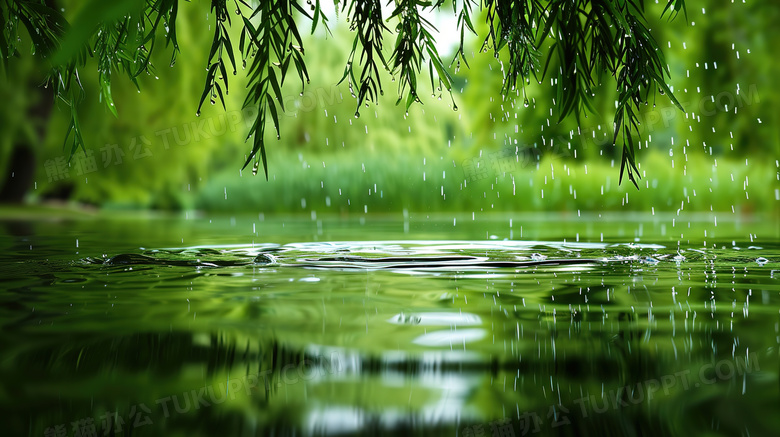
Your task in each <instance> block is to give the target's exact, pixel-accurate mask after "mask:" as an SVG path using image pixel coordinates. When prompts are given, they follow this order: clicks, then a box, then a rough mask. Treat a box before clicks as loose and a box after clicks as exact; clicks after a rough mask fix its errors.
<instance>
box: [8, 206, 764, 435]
mask: <svg viewBox="0 0 780 437" xmlns="http://www.w3.org/2000/svg"><path fill="white" fill-rule="evenodd" d="M0 248H2V251H1V252H0V284H1V285H0V327H1V328H2V329H1V330H0V377H1V378H2V379H1V381H2V383H1V385H0V411H2V417H3V425H2V428H0V429H2V431H0V434H3V435H9V436H10V435H13V436H16V435H20V436H21V435H31V436H47V437H48V436H102V435H120V436H121V435H126V436H130V435H133V436H135V435H149V436H152V435H165V436H210V435H271V434H273V435H293V434H294V435H311V434H314V435H320V434H328V435H341V434H344V435H349V434H391V435H394V434H397V435H408V434H409V435H425V436H434V435H446V436H521V435H590V434H592V435H620V436H625V435H653V436H656V435H712V436H716V435H723V436H736V435H745V436H748V435H749V436H764V435H777V433H778V432H780V414H778V408H780V407H779V406H780V379H778V372H779V371H780V360H779V359H778V353H779V351H778V344H779V343H780V227H779V225H778V220H777V217H736V216H735V215H734V214H730V213H721V214H703V215H645V214H643V215H631V214H612V215H606V214H605V215H603V216H602V215H582V216H579V215H578V214H567V215H560V214H557V215H538V214H535V215H528V214H525V215H485V214H476V215H472V214H463V215H455V216H453V215H437V216H429V215H426V214H416V213H409V214H404V215H401V214H398V215H397V216H392V215H386V216H378V215H361V216H357V217H355V216H353V217H348V218H343V217H341V218H340V217H331V216H327V217H318V216H317V215H316V214H313V213H312V214H311V216H309V215H308V214H307V215H306V216H305V217H301V216H299V217H264V216H262V215H260V216H258V215H253V216H215V217H207V216H196V215H193V214H192V213H189V214H186V215H185V214H182V215H181V216H162V215H161V216H156V215H139V214H116V213H115V214H96V215H91V214H81V213H79V214H76V213H67V214H60V213H56V212H55V213H36V214H33V215H29V214H26V213H24V212H16V213H15V215H13V214H6V216H5V218H2V219H0Z"/></svg>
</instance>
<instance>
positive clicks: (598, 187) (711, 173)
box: [192, 150, 780, 214]
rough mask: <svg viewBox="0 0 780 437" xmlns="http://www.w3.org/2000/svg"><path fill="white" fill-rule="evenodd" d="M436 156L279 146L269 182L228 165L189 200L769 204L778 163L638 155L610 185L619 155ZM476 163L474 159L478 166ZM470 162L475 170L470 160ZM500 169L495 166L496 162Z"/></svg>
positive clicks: (299, 208)
mask: <svg viewBox="0 0 780 437" xmlns="http://www.w3.org/2000/svg"><path fill="white" fill-rule="evenodd" d="M451 155H452V156H443V157H438V158H436V159H430V158H422V157H411V156H408V155H392V154H382V153H372V154H370V155H362V154H360V153H359V152H342V153H331V154H317V153H315V152H307V153H306V154H303V153H301V154H288V155H286V156H285V155H283V154H282V153H278V154H276V156H275V159H274V160H273V161H272V162H271V163H270V165H269V170H270V174H269V181H268V182H266V181H264V180H263V178H262V177H261V176H260V175H258V176H254V177H253V176H251V174H249V173H248V172H246V173H244V174H243V176H239V175H238V174H237V173H238V172H235V171H230V172H225V173H221V174H218V175H216V176H215V177H213V178H211V179H210V180H209V181H208V182H207V183H206V184H205V185H204V186H203V187H202V189H200V190H199V191H198V193H196V194H195V196H194V198H193V199H192V202H193V203H192V206H193V207H195V208H198V209H204V210H209V211H226V212H227V211H248V210H251V211H264V212H293V213H294V212H308V211H314V212H322V213H340V214H360V213H364V212H398V211H403V210H408V211H418V212H426V211H430V212H434V211H466V212H469V211H491V210H493V211H647V212H652V211H659V212H660V211H672V212H675V211H677V210H678V209H680V210H683V211H688V212H696V211H732V210H733V211H735V212H743V213H745V212H747V213H750V212H775V213H780V201H778V190H780V182H778V179H777V178H778V176H777V174H778V173H777V172H778V167H777V166H778V164H777V162H772V161H768V160H763V161H755V162H751V161H749V160H748V161H747V163H746V161H745V160H744V159H743V160H740V161H736V160H728V159H722V158H720V159H716V158H713V157H710V156H704V155H695V154H689V155H687V156H683V157H677V156H675V157H674V158H672V157H669V156H668V154H664V153H662V152H660V151H654V150H651V151H648V152H647V153H643V155H642V157H641V158H640V161H641V165H640V172H641V174H642V175H643V178H642V179H641V180H640V181H639V187H640V189H639V190H637V189H636V188H635V187H634V186H633V185H632V184H631V183H630V182H629V181H625V180H624V181H623V183H622V185H618V175H619V171H618V170H619V169H618V168H617V167H616V166H617V165H619V164H618V163H611V162H609V161H595V162H593V161H592V162H589V163H587V164H586V163H584V162H582V161H571V160H564V159H560V158H552V157H545V158H542V160H541V161H540V162H538V163H536V162H533V163H528V164H527V165H523V163H522V159H521V162H514V163H513V162H510V161H507V160H501V159H498V160H491V159H488V158H487V157H486V158H485V159H484V160H482V161H479V159H477V158H468V159H465V160H464V159H463V158H456V157H454V155H455V153H452V154H451ZM476 167H478V168H476ZM475 168H476V169H475ZM502 170H503V171H502Z"/></svg>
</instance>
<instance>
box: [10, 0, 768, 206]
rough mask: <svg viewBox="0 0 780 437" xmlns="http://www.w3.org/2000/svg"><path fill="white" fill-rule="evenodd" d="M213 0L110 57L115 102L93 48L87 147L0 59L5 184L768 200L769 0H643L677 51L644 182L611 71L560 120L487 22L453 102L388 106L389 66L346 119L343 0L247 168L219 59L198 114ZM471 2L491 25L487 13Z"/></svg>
mask: <svg viewBox="0 0 780 437" xmlns="http://www.w3.org/2000/svg"><path fill="white" fill-rule="evenodd" d="M62 5H63V7H64V9H65V14H66V17H68V18H70V17H72V15H75V14H76V13H78V10H79V2H75V1H65V2H62ZM207 6H208V5H207V2H205V1H195V2H192V3H191V4H190V3H182V4H181V5H180V10H179V13H180V17H179V20H178V29H177V32H178V39H179V46H180V48H181V54H180V55H179V56H178V59H177V62H176V63H175V65H173V66H171V67H170V68H168V67H167V66H168V64H169V63H170V55H171V54H170V50H157V51H155V57H156V59H155V64H156V65H157V66H158V68H157V76H152V75H147V76H146V77H142V78H140V85H141V92H138V91H137V90H136V88H135V86H134V85H133V84H132V83H131V82H130V81H129V80H127V79H125V78H122V77H119V76H117V79H116V80H114V81H113V83H112V90H113V95H114V101H115V102H116V108H117V112H118V117H116V118H115V117H114V116H113V115H112V114H111V113H110V112H109V110H108V109H106V105H105V104H104V103H101V102H100V101H99V96H100V91H99V87H98V73H97V67H96V66H95V65H94V64H93V65H92V66H93V67H94V68H89V69H87V71H84V72H83V75H82V82H83V84H84V87H85V93H86V98H85V100H84V102H83V103H82V107H81V110H80V113H81V117H82V121H81V122H82V129H83V131H84V133H85V135H84V140H85V142H86V149H87V153H86V154H85V153H83V152H79V153H78V154H77V155H76V156H75V157H74V158H73V159H72V160H71V161H70V163H68V151H66V150H64V149H63V135H64V133H65V131H66V129H67V124H68V122H69V118H68V112H67V108H63V107H60V105H58V104H54V105H53V107H52V105H51V100H52V94H51V93H50V92H47V89H45V88H43V87H40V86H39V85H40V83H42V81H43V77H44V74H45V72H44V71H42V65H40V64H39V63H38V61H36V60H35V59H34V58H33V57H32V56H29V55H23V56H21V57H19V58H17V59H13V60H11V62H10V63H9V66H8V67H7V68H4V69H3V72H2V76H3V80H2V81H0V97H1V98H2V99H3V102H4V103H5V104H4V105H2V107H0V123H1V126H2V127H1V128H0V162H2V163H3V164H2V165H0V182H4V188H2V190H3V193H4V194H3V195H4V198H5V199H6V200H9V199H10V200H13V199H14V198H22V196H23V198H24V199H25V200H26V201H28V202H42V201H47V202H48V201H65V202H78V203H80V204H88V205H94V206H97V207H103V208H156V209H174V210H176V209H203V210H210V211H254V212H258V211H259V212H304V213H311V214H313V215H316V214H317V213H328V212H332V213H339V214H343V215H346V214H363V213H367V212H401V211H423V212H437V211H464V212H470V211H489V210H502V211H511V210H523V211H535V210H547V211H550V210H553V211H558V210H562V211H571V212H575V213H576V212H579V211H594V210H595V211H601V210H638V211H651V210H652V211H656V210H658V211H663V210H668V211H676V210H678V209H685V210H688V211H711V210H718V211H734V212H735V213H737V212H752V211H774V212H775V213H778V212H780V201H778V200H780V199H778V197H780V194H778V193H779V190H780V182H778V178H780V176H778V175H779V174H780V173H779V172H780V168H779V164H778V159H780V133H779V132H780V129H779V128H780V126H778V123H780V119H779V118H778V117H777V114H778V113H780V103H779V102H778V97H780V91H778V90H777V88H776V87H774V86H773V85H772V79H773V78H776V77H779V76H780V65H779V64H778V63H777V62H774V59H777V58H778V57H780V48H778V46H777V45H776V44H772V36H771V35H772V34H773V30H772V29H773V25H774V23H776V22H777V21H778V19H780V5H778V4H776V3H774V2H747V3H743V2H737V3H722V2H717V1H715V0H708V1H704V2H701V6H700V7H699V5H698V4H697V6H696V7H689V10H688V23H687V24H686V23H685V21H684V20H683V19H681V18H682V17H679V19H677V20H675V21H673V22H668V21H667V19H666V18H664V19H660V15H661V11H662V5H648V13H647V15H648V17H649V20H650V21H649V25H650V28H651V30H652V31H653V32H654V34H655V36H656V39H657V40H658V41H659V43H661V45H662V46H663V48H664V50H665V54H666V59H667V61H668V62H669V65H670V67H671V72H672V79H671V81H670V85H672V87H673V90H674V92H675V95H676V96H677V98H678V100H679V101H680V102H681V103H682V104H683V106H684V108H685V110H686V112H685V113H682V112H680V111H679V110H677V109H676V108H675V107H674V106H673V105H672V104H671V102H670V101H669V99H667V98H666V97H665V96H662V95H659V96H656V100H655V101H650V102H648V104H647V106H646V107H645V110H644V112H643V114H642V117H641V120H642V121H643V122H642V126H643V128H642V129H643V135H642V143H641V144H640V150H639V152H638V161H639V170H640V175H641V176H642V179H641V180H640V181H639V187H640V190H639V191H637V190H636V188H634V187H633V186H632V185H631V184H630V183H626V182H625V181H624V182H623V184H622V185H620V186H619V185H618V176H619V163H620V155H619V153H620V151H619V150H618V149H615V148H613V147H612V141H611V135H612V134H611V132H612V117H613V115H614V111H615V96H616V92H615V90H614V80H613V79H612V78H609V77H604V78H603V81H602V83H601V84H600V86H599V87H598V89H595V90H593V92H594V94H595V95H594V100H593V103H594V106H595V108H596V109H597V110H598V113H597V114H588V115H587V116H583V117H581V118H580V120H579V123H578V121H577V120H576V119H574V117H569V118H566V119H564V120H563V121H562V122H561V123H558V122H557V120H558V112H557V111H558V110H559V107H558V106H557V105H556V100H555V99H556V96H555V91H554V89H553V87H552V84H553V83H554V82H553V81H554V80H555V79H554V75H551V74H548V76H547V77H546V78H545V79H544V80H543V81H542V82H541V83H536V82H535V81H531V82H530V83H528V84H527V85H526V87H525V88H524V89H519V90H518V92H517V95H516V96H514V97H513V98H502V96H501V93H500V90H501V87H502V86H503V78H502V63H501V62H502V59H494V58H493V57H492V56H491V55H490V54H488V53H480V47H481V40H478V39H477V38H472V39H471V40H469V41H468V44H469V46H470V47H472V49H473V52H472V54H471V55H470V56H469V57H468V60H469V65H470V68H467V67H466V66H465V65H460V68H458V67H457V66H455V65H453V66H451V68H452V71H451V73H452V74H453V76H454V77H453V78H454V92H453V97H452V98H453V99H454V102H453V100H451V99H450V96H449V95H448V93H447V92H446V91H444V92H443V93H442V91H440V90H436V89H434V90H429V91H431V92H430V93H429V94H427V95H421V96H420V97H421V100H422V105H412V107H411V108H410V109H409V112H408V113H406V112H405V111H404V108H403V106H395V101H396V99H397V90H396V89H395V88H396V87H395V85H396V83H395V82H393V79H392V78H391V77H390V76H389V75H388V76H387V77H384V78H383V80H384V83H385V94H384V96H382V97H381V98H380V99H379V100H380V101H379V104H378V105H374V104H371V106H370V107H367V108H363V109H362V110H361V116H360V117H359V118H356V117H355V115H354V114H355V105H356V100H355V98H354V97H353V96H352V95H351V93H350V90H349V87H348V86H347V85H346V81H345V82H344V83H339V81H340V79H341V77H342V73H343V71H344V64H345V62H346V60H347V58H348V54H349V51H350V48H351V44H352V35H351V34H350V32H349V30H348V29H347V23H346V22H345V21H346V20H345V17H344V16H343V15H334V14H331V20H330V27H331V31H332V34H326V33H325V32H324V30H323V29H321V28H318V29H317V31H316V32H315V34H314V35H305V36H304V42H305V46H304V47H305V50H306V53H305V59H306V62H307V66H308V68H309V72H310V75H311V83H310V84H309V85H308V86H307V87H306V89H305V90H304V92H303V93H301V91H300V84H296V83H295V82H294V81H290V82H288V83H286V84H285V86H284V87H283V89H282V94H283V95H284V96H285V99H284V100H285V101H284V104H285V111H284V113H282V114H280V124H281V126H280V127H281V132H280V134H281V139H280V140H278V141H276V140H269V141H268V158H269V166H268V169H269V180H268V181H265V180H264V178H263V177H262V170H261V171H260V173H259V174H258V175H256V176H253V175H252V172H251V170H250V169H249V168H247V169H246V170H244V171H243V172H242V171H241V170H240V169H241V166H242V165H243V163H244V162H243V160H242V159H239V158H240V157H242V156H244V157H245V156H246V154H247V152H248V151H249V150H250V145H249V144H247V143H244V138H245V137H246V135H247V132H248V131H249V128H250V126H251V122H252V120H253V119H254V113H251V111H242V110H241V104H242V101H243V98H244V92H243V91H244V87H245V86H246V79H245V78H244V77H243V75H242V72H241V71H239V74H238V75H237V76H235V77H232V78H231V79H232V82H231V90H232V92H231V93H230V94H229V95H228V96H225V97H226V105H227V111H225V110H223V109H222V107H221V105H219V104H217V105H213V106H210V105H208V104H206V105H205V106H204V108H203V110H202V113H201V114H200V116H196V114H195V113H196V108H197V105H198V101H199V97H200V95H201V92H202V89H203V81H204V79H205V77H206V68H205V66H206V61H207V60H206V56H207V55H208V53H207V52H208V47H209V46H210V42H211V39H212V36H213V30H212V29H210V27H209V26H213V23H211V21H213V20H208V19H207V16H206V13H205V11H207V9H208V7H207ZM446 11H447V10H446V9H445V10H444V12H443V13H442V16H439V17H434V18H436V23H437V26H438V27H439V31H440V32H441V33H440V35H439V42H440V44H441V46H440V48H439V52H440V53H441V55H442V57H443V58H446V59H451V58H452V53H454V46H455V43H456V42H455V39H454V38H455V37H454V36H451V35H452V33H453V31H452V29H454V17H449V16H447V14H446ZM478 21H479V23H480V24H479V26H483V27H484V26H485V24H484V21H483V20H482V17H480V19H479V20H478ZM210 23H211V24H210ZM476 24H477V23H475V25H476ZM304 27H305V26H304ZM478 31H479V29H478ZM235 32H236V38H235V40H236V41H237V40H238V38H237V34H238V29H235ZM22 39H23V41H29V39H26V40H25V38H24V36H22ZM388 41H392V36H391V37H390V38H389V39H388ZM158 44H161V45H162V44H164V40H161V41H159V42H158ZM388 45H390V44H388ZM388 51H389V49H388ZM388 56H389V53H388ZM555 68H557V67H556V65H555V62H553V63H552V64H551V66H550V69H551V71H554V69H555ZM383 73H384V72H383ZM427 83H428V81H427V79H425V81H423V82H421V84H427ZM424 89H427V86H426V87H425V88H424ZM206 106H209V107H206ZM269 124H270V122H269ZM268 129H270V130H269V132H273V126H269V127H268ZM268 136H269V137H272V136H273V135H272V134H270V135H268ZM27 144H29V145H31V146H23V145H27ZM15 154H16V156H14V155H15ZM28 186H29V189H25V187H28Z"/></svg>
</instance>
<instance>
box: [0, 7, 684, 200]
mask: <svg viewBox="0 0 780 437" xmlns="http://www.w3.org/2000/svg"><path fill="white" fill-rule="evenodd" d="M56 3H57V2H56V1H53V0H0V21H2V22H3V23H4V26H3V29H2V32H0V55H2V58H3V63H4V65H5V67H6V68H7V64H8V62H9V58H12V57H14V56H18V55H19V54H20V47H21V45H22V41H23V39H22V35H21V33H22V31H23V30H24V31H25V33H26V34H27V35H26V36H27V37H28V38H29V39H30V40H31V42H32V51H33V54H34V55H35V56H37V57H39V58H40V59H42V60H43V61H45V62H46V67H47V68H48V69H49V74H48V78H47V83H46V86H51V87H53V90H54V92H55V95H56V96H57V97H58V100H60V101H61V102H63V103H64V104H65V105H67V106H68V107H69V110H70V122H69V127H68V129H67V132H66V134H65V141H64V147H65V148H66V149H67V150H69V151H70V155H71V156H73V154H74V153H76V152H77V150H78V149H79V148H82V149H84V148H85V144H84V139H83V136H82V131H81V128H80V125H79V115H78V106H79V102H80V101H81V100H82V99H83V98H84V89H83V87H82V84H81V81H80V73H79V71H80V70H83V69H84V68H86V66H87V63H88V61H89V60H90V59H91V58H92V59H94V62H95V63H96V64H97V69H98V80H99V88H100V98H101V100H102V101H104V102H105V104H106V105H107V107H108V109H109V110H110V111H111V112H112V113H113V114H114V115H115V116H116V115H117V112H116V108H115V105H114V100H113V97H112V93H111V81H112V77H113V76H114V75H115V74H117V73H119V74H123V75H127V77H129V78H130V80H131V81H133V83H134V84H135V85H136V86H137V87H138V86H139V85H138V80H137V78H138V76H139V75H141V74H144V73H147V74H154V71H155V70H154V69H155V67H154V65H152V63H151V61H150V59H151V55H152V52H153V51H154V50H155V48H156V44H159V43H160V41H165V43H166V46H168V47H170V50H171V62H170V63H171V65H173V64H174V63H175V62H176V58H177V56H178V55H179V52H180V48H179V44H178V41H177V37H176V23H177V18H178V16H179V7H180V6H181V4H180V3H181V2H180V1H179V0H145V1H144V0H117V1H111V2H107V1H105V0H90V1H88V2H87V3H86V4H84V5H83V6H82V7H81V8H80V9H79V10H78V11H77V13H76V14H75V16H74V17H73V18H72V20H71V21H68V20H66V18H65V9H64V8H62V7H61V6H58V5H57V4H56ZM334 4H335V8H336V9H337V10H338V11H339V12H340V13H342V14H346V15H347V20H348V22H349V26H350V30H352V31H353V33H354V35H355V36H354V41H353V44H352V49H351V53H350V55H349V57H348V59H346V60H345V68H344V72H343V76H342V81H347V83H348V84H349V87H350V90H351V91H352V93H353V95H354V96H355V98H356V99H357V107H356V110H355V116H356V117H359V116H360V109H361V106H362V105H364V104H366V105H367V104H368V103H369V102H377V101H378V97H379V95H382V94H384V91H383V87H382V83H381V79H380V68H381V69H384V70H386V71H388V72H390V73H391V74H392V75H393V77H394V78H395V80H396V82H397V92H398V96H399V97H398V100H397V102H396V104H397V105H403V106H404V107H405V108H406V109H408V108H409V107H410V106H411V105H412V104H413V103H415V102H420V97H419V95H420V92H421V91H420V87H421V86H425V85H424V84H420V83H419V82H418V79H419V78H420V77H421V76H424V74H425V73H426V70H427V72H428V73H429V77H430V86H431V88H432V90H433V92H437V91H438V92H442V91H443V90H446V91H448V92H450V93H451V92H452V86H453V85H452V84H453V82H452V77H451V75H450V69H451V68H452V67H453V64H454V65H455V66H456V68H457V67H459V66H460V63H461V62H463V64H465V65H466V66H468V61H467V57H466V52H467V49H466V48H465V46H464V40H465V36H466V34H467V33H472V34H476V31H475V26H474V22H475V21H474V20H475V19H476V17H485V20H486V24H487V26H486V27H487V29H488V30H487V34H486V35H479V37H480V38H481V41H483V42H482V46H481V48H482V51H483V52H491V53H492V54H493V55H494V56H495V57H496V58H498V57H499V54H502V53H505V55H504V57H503V59H506V61H505V62H502V68H501V74H502V75H503V80H504V86H503V89H502V92H503V93H504V95H510V94H514V95H516V96H518V95H519V93H520V92H522V93H523V96H524V97H525V86H526V85H527V84H529V83H530V80H531V79H532V78H533V79H534V80H538V81H541V80H542V79H543V78H544V77H545V76H546V75H547V73H548V68H549V67H550V65H551V61H552V60H553V59H554V58H555V59H556V60H557V62H555V63H553V65H557V67H558V68H557V71H553V70H555V68H553V70H551V75H553V76H554V81H555V84H556V87H557V98H556V100H555V102H556V106H557V107H558V110H559V111H558V112H559V117H560V119H563V118H565V117H567V116H568V115H570V114H572V113H573V114H574V115H575V116H577V117H578V118H579V115H580V114H581V113H583V112H585V111H590V112H595V111H594V109H593V107H592V105H591V103H590V101H591V98H592V97H593V96H594V92H593V90H594V88H595V87H597V86H598V85H600V84H601V80H602V77H603V76H604V74H605V73H608V74H609V75H611V76H612V77H613V78H614V80H615V84H616V89H617V95H618V99H617V104H616V111H615V115H614V125H613V126H614V136H613V139H614V141H615V142H617V140H618V139H621V140H622V163H621V169H620V177H621V181H622V177H623V174H624V172H626V173H627V174H628V178H629V179H630V180H631V181H632V182H633V183H634V185H637V183H636V179H635V177H639V172H638V169H637V166H636V157H635V145H636V144H637V142H638V140H639V138H638V136H639V126H638V123H639V112H638V111H639V107H640V105H645V104H647V102H648V100H649V98H650V97H651V96H653V97H654V96H655V94H656V93H660V94H666V95H667V96H668V97H669V98H670V99H671V101H672V102H673V103H674V104H675V105H676V106H677V107H679V108H680V109H681V110H682V107H681V106H680V104H679V102H678V101H677V99H676V98H675V97H674V96H673V94H672V92H671V90H670V88H669V86H668V85H667V84H666V82H665V78H666V77H669V74H670V73H669V68H668V65H667V64H666V61H665V60H664V56H663V53H662V52H661V50H660V48H659V47H658V44H657V42H656V41H655V39H654V38H653V36H652V34H651V33H650V31H649V29H648V27H647V23H646V20H645V4H644V1H643V0H549V1H543V0H481V1H477V0H449V1H445V0H435V1H431V0H390V1H388V2H387V5H383V4H382V2H381V1H380V0H349V1H342V2H339V1H338V0H335V1H334ZM185 7H194V6H191V5H185ZM430 11H441V12H442V13H450V12H449V11H451V13H453V14H455V16H456V17H457V29H456V30H455V31H457V32H458V34H459V35H460V44H459V46H458V47H457V49H456V51H455V54H454V56H453V58H452V59H451V60H449V62H446V61H445V60H442V59H441V56H440V55H439V53H438V51H437V49H436V46H435V36H436V32H437V30H440V31H444V32H453V30H450V29H435V28H434V26H433V25H432V23H431V22H430V21H428V20H427V19H426V18H425V17H426V15H427V14H428V12H430ZM680 11H683V12H684V13H685V2H684V0H667V2H666V4H665V7H664V9H663V11H662V12H661V16H665V15H668V17H669V18H670V19H671V18H674V17H675V16H676V15H677V14H678V13H679V12H680ZM207 12H208V15H207V17H208V19H209V20H210V21H212V22H213V26H210V28H211V29H213V32H214V37H213V40H212V44H211V47H210V51H209V55H208V65H207V66H206V71H207V73H206V80H205V86H204V89H203V93H202V95H201V97H200V103H199V105H198V108H197V113H198V114H199V113H200V109H201V106H202V105H203V103H204V102H205V101H206V99H209V100H210V102H211V103H215V102H216V101H217V100H219V101H220V102H221V103H222V105H223V107H224V106H225V102H224V95H225V94H227V93H228V92H229V77H230V76H231V75H235V74H237V70H238V68H237V67H238V64H239V63H240V64H241V66H242V68H243V69H245V70H246V74H247V77H248V80H249V83H248V86H247V90H248V91H247V93H246V98H245V100H244V107H249V106H253V107H254V108H256V109H257V112H256V113H257V115H256V119H255V120H254V124H253V125H252V127H251V128H250V130H249V132H248V135H247V140H249V139H251V140H252V149H251V152H250V153H249V155H248V157H247V159H246V161H245V163H244V167H246V166H247V165H249V164H250V163H253V172H257V170H258V168H259V165H260V163H261V162H262V164H263V169H264V172H265V174H266V177H267V176H268V167H267V160H266V142H265V141H266V132H265V129H266V124H267V123H266V122H267V121H269V118H270V122H271V123H272V124H273V126H274V128H275V130H276V133H277V138H278V137H279V116H278V114H279V112H280V110H282V111H284V106H283V102H284V99H283V96H282V94H281V86H282V85H283V84H284V82H285V80H287V79H288V78H289V76H293V77H296V76H297V80H298V81H300V86H301V90H302V91H303V90H304V89H305V87H306V85H307V84H308V83H309V70H308V69H307V67H306V60H305V48H304V44H303V40H302V38H301V32H302V28H303V26H304V25H305V26H307V27H309V29H307V30H308V31H310V32H314V31H315V30H316V29H317V27H318V26H320V27H322V28H324V29H325V30H326V32H328V33H329V32H330V30H329V29H328V19H327V17H326V15H325V14H324V13H323V9H322V5H321V2H320V0H307V1H306V3H305V4H304V3H303V2H302V1H298V0H261V1H253V2H247V1H244V0H212V1H211V5H210V10H209V11H207ZM231 26H238V27H239V28H240V34H239V35H240V36H239V37H238V46H237V47H236V46H235V44H234V39H235V35H236V34H235V33H233V34H232V35H233V39H231V32H230V28H231ZM388 34H394V35H395V41H394V43H393V45H392V48H391V49H386V48H385V45H384V44H385V39H384V38H385V36H386V35H388ZM236 49H237V50H236ZM291 66H292V67H293V68H290V67H291ZM290 72H294V74H290ZM453 106H454V102H453ZM614 145H615V147H617V144H614Z"/></svg>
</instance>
